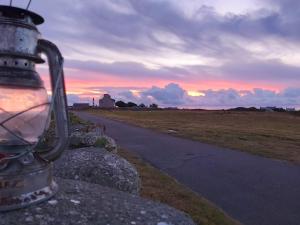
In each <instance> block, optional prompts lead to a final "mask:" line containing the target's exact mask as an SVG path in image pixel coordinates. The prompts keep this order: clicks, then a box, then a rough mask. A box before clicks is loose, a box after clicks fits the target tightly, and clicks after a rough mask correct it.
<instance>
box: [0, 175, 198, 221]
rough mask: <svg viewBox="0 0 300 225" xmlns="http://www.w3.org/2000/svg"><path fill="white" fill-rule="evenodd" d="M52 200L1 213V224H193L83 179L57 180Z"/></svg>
mask: <svg viewBox="0 0 300 225" xmlns="http://www.w3.org/2000/svg"><path fill="white" fill-rule="evenodd" d="M57 181H58V184H59V187H60V191H59V192H58V194H57V195H55V197H54V198H53V199H51V200H50V201H48V202H44V203H41V204H38V205H34V206H31V207H29V208H26V209H22V210H18V211H11V212H6V213H0V225H8V224H9V225H20V224H24V225H108V224H109V225H194V223H193V221H192V220H191V219H190V218H189V217H188V216H187V215H185V214H184V213H182V212H179V211H177V210H175V209H173V208H171V207H168V206H166V205H162V204H158V203H154V202H152V201H148V200H144V199H142V198H140V197H138V196H136V195H131V194H128V193H125V192H121V191H116V190H113V189H109V188H105V187H102V186H100V185H97V184H90V183H86V182H83V181H74V180H64V179H57Z"/></svg>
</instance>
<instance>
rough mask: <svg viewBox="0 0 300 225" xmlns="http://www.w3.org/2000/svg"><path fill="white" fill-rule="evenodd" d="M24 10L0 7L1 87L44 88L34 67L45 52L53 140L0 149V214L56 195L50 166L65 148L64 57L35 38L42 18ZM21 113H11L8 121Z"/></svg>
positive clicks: (47, 44)
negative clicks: (45, 145)
mask: <svg viewBox="0 0 300 225" xmlns="http://www.w3.org/2000/svg"><path fill="white" fill-rule="evenodd" d="M27 9H28V8H27ZM27 9H26V10H25V9H21V8H16V7H12V6H0V33H1V35H2V36H1V37H0V86H8V87H10V86H11V87H18V86H20V87H26V88H33V89H34V88H41V87H43V81H42V80H41V78H40V77H39V75H38V73H37V72H36V71H35V64H36V63H43V62H44V60H43V59H42V58H41V57H40V55H41V54H45V55H46V57H47V61H48V64H49V72H50V77H51V88H52V100H51V103H50V105H49V114H48V120H49V121H50V119H51V115H52V114H53V115H54V121H55V130H56V138H57V141H56V143H55V144H56V145H55V146H54V147H53V148H51V149H50V150H48V151H40V150H39V149H37V147H38V144H39V143H36V144H34V145H30V143H27V144H28V146H27V147H26V148H25V149H16V148H15V147H14V148H12V149H10V148H8V147H7V146H4V147H2V148H0V153H4V154H5V157H2V158H0V212H1V211H8V210H13V209H18V208H23V207H26V206H29V205H32V204H35V203H39V202H41V201H45V200H47V199H49V198H51V197H52V196H53V195H54V194H55V193H56V192H57V190H58V187H57V184H56V183H55V182H54V180H53V177H52V162H53V161H54V160H56V159H57V158H58V157H59V156H60V155H61V154H62V152H63V151H64V150H65V149H66V148H67V146H68V139H69V126H68V124H69V118H68V110H67V106H68V105H67V98H66V88H65V82H64V72H63V57H62V55H61V53H60V51H59V49H58V48H57V46H56V45H54V44H53V43H51V42H49V41H47V40H43V39H40V33H39V31H38V29H37V28H36V26H37V25H40V24H42V23H43V22H44V19H43V18H42V17H41V16H39V15H38V14H36V13H33V12H31V11H28V10H27ZM45 104H49V103H45ZM0 107H1V106H0ZM30 109H32V108H30ZM30 109H27V110H30ZM24 112H26V111H22V112H19V113H17V114H16V115H12V116H11V117H10V118H8V120H9V119H12V118H15V117H17V116H18V115H19V114H22V113H24ZM5 122H7V121H0V126H1V127H5V126H4V124H5ZM45 132H46V130H45V131H44V134H45ZM14 135H15V136H16V137H17V138H21V139H22V137H18V135H17V134H14ZM40 140H42V137H41V138H40ZM22 141H23V142H26V140H22ZM0 147H1V146H0Z"/></svg>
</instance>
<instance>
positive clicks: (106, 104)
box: [99, 94, 116, 109]
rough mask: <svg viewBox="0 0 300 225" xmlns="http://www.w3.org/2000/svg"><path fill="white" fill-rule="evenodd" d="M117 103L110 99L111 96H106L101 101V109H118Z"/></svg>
mask: <svg viewBox="0 0 300 225" xmlns="http://www.w3.org/2000/svg"><path fill="white" fill-rule="evenodd" d="M115 103H116V101H115V100H114V99H112V98H111V97H110V95H109V94H105V95H104V96H103V98H102V99H100V100H99V108H105V109H110V108H115V107H116V104H115Z"/></svg>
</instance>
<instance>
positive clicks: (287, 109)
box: [286, 108, 296, 112]
mask: <svg viewBox="0 0 300 225" xmlns="http://www.w3.org/2000/svg"><path fill="white" fill-rule="evenodd" d="M286 111H287V112H296V109H295V108H286Z"/></svg>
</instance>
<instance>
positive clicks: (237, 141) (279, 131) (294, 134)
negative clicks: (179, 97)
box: [92, 110, 300, 163]
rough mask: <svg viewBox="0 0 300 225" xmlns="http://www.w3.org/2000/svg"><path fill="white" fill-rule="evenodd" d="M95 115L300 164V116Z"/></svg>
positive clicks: (204, 113)
mask: <svg viewBox="0 0 300 225" xmlns="http://www.w3.org/2000/svg"><path fill="white" fill-rule="evenodd" d="M92 113H94V114H98V115H102V116H106V117H109V118H112V119H116V120H120V121H125V122H128V123H132V124H135V125H138V126H141V127H146V128H151V129H154V130H158V131H161V132H165V133H170V134H172V135H176V136H181V137H185V138H189V139H193V140H197V141H202V142H206V143H211V144H216V145H219V146H223V147H229V148H232V149H237V150H241V151H245V152H249V153H252V154H256V155H261V156H265V157H270V158H275V159H283V160H289V161H292V162H296V163H300V116H298V115H296V114H290V113H275V112H229V111H189V110H186V111H185V110H174V111H171V110H164V111H118V110H114V111H102V110H93V111H92ZM170 130H173V131H170ZM174 131H175V132H174Z"/></svg>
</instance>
